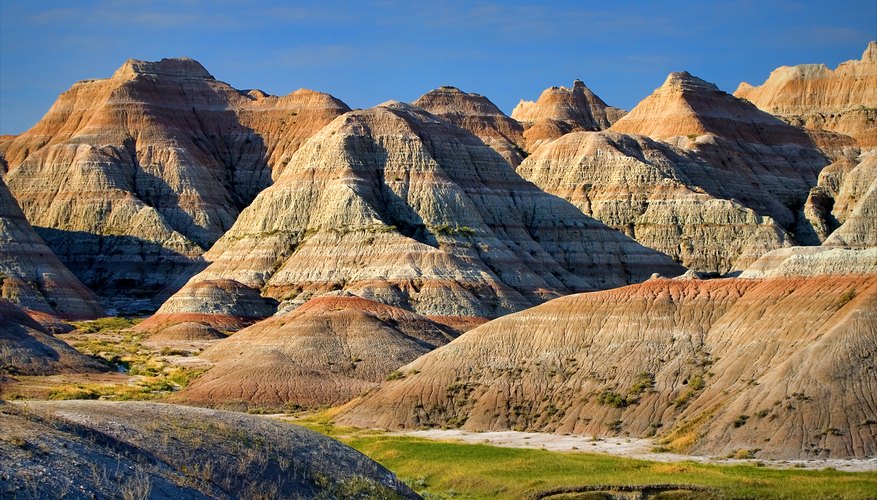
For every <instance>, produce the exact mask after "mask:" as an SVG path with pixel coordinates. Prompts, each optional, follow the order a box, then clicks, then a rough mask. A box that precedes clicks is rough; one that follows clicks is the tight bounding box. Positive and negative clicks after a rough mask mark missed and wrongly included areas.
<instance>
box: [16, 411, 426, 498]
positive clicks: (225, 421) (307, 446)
mask: <svg viewBox="0 0 877 500" xmlns="http://www.w3.org/2000/svg"><path fill="white" fill-rule="evenodd" d="M0 496H3V497H4V498H60V497H64V498H74V499H86V498H180V499H202V498H204V499H206V498H220V499H226V498H227V499H231V498H418V496H417V495H416V494H414V493H413V492H412V491H411V490H410V489H409V488H408V487H407V486H405V485H404V484H403V483H401V482H399V481H398V480H397V479H396V477H395V476H394V475H393V473H391V472H390V471H388V470H387V469H385V468H383V467H381V466H380V465H378V464H377V463H376V462H374V461H372V460H371V459H369V458H367V457H365V456H364V455H362V454H360V453H359V452H357V451H355V450H353V449H352V448H349V447H347V446H345V445H343V444H341V443H339V442H337V441H334V440H332V439H330V438H327V437H326V436H323V435H321V434H317V433H315V432H312V431H309V430H307V429H303V428H301V427H297V426H294V425H291V424H286V423H282V422H275V421H271V420H268V419H265V418H261V417H254V416H248V415H242V414H237V413H228V412H221V411H215V410H205V409H198V408H187V407H179V406H172V405H163V404H156V403H109V402H97V401H55V402H30V403H27V404H15V405H13V404H9V403H2V402H0Z"/></svg>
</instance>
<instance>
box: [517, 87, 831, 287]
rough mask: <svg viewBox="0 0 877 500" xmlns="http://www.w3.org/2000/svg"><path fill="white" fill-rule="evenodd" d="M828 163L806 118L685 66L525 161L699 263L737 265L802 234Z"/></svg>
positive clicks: (533, 177) (588, 207)
mask: <svg viewBox="0 0 877 500" xmlns="http://www.w3.org/2000/svg"><path fill="white" fill-rule="evenodd" d="M646 136H647V137H646ZM827 163H828V162H827V160H826V158H825V157H824V155H823V154H822V153H821V152H820V151H819V150H818V149H817V148H816V147H815V146H814V144H813V143H812V140H811V139H810V138H809V136H808V135H807V134H806V133H805V132H804V131H802V130H801V129H798V128H795V127H792V126H789V125H787V124H785V123H783V122H782V121H780V120H778V119H777V118H775V117H773V116H771V115H769V114H767V113H764V112H762V111H759V110H758V109H757V108H755V107H754V106H752V105H751V104H748V103H746V102H745V101H742V100H740V99H736V98H734V97H733V96H730V95H728V94H726V93H724V92H722V91H720V90H719V89H718V88H716V87H715V86H714V85H712V84H709V83H707V82H704V81H703V80H700V79H699V78H696V77H693V76H691V75H689V74H688V73H673V74H671V75H670V76H669V77H668V78H667V80H666V81H665V83H664V85H662V86H661V87H660V88H658V89H657V90H656V91H655V92H654V93H653V94H652V95H651V96H649V97H647V98H646V99H645V100H643V101H642V102H641V103H640V104H639V105H637V106H636V108H634V109H633V110H632V111H631V112H630V113H628V114H627V115H626V116H624V117H623V118H621V119H620V120H619V121H617V122H616V123H615V124H614V125H613V126H612V127H611V129H609V130H608V131H604V132H590V133H589V132H580V133H572V134H568V135H565V136H563V137H561V138H560V139H558V140H556V141H554V142H553V143H551V144H547V145H545V146H544V147H541V148H539V150H538V151H536V152H535V153H534V154H533V155H531V156H530V157H529V158H527V159H526V160H525V161H524V162H523V163H522V164H521V165H520V166H519V167H518V172H519V173H520V174H521V175H522V176H523V177H524V178H526V179H528V180H530V181H532V182H534V183H535V184H536V185H538V186H540V187H541V188H543V189H545V190H546V191H548V192H550V193H553V194H556V195H558V196H561V197H563V198H565V199H567V200H569V201H570V202H572V203H573V204H575V205H576V206H577V207H578V208H580V209H581V210H582V211H583V212H584V213H585V214H587V215H591V216H594V217H596V218H599V219H600V220H602V221H603V222H605V223H607V224H609V225H610V226H612V227H614V228H616V229H619V230H621V231H624V232H625V233H626V234H628V235H629V236H631V237H633V238H636V239H637V241H639V242H640V243H643V244H644V245H646V246H649V247H651V248H655V249H657V250H660V251H662V252H664V253H666V254H668V255H670V256H672V257H673V258H674V259H676V260H677V261H679V262H681V263H682V264H683V265H685V266H687V267H690V268H692V269H695V270H698V271H704V272H714V273H727V272H730V271H735V270H741V269H744V268H745V267H746V266H748V265H749V264H751V263H752V262H754V261H755V260H756V259H757V258H758V257H759V256H760V255H761V254H763V253H764V252H766V251H769V250H772V249H774V248H778V247H782V246H787V245H789V244H790V240H791V238H790V236H789V235H788V234H787V231H788V230H791V229H793V228H794V227H795V224H796V223H797V212H798V210H799V209H800V207H801V206H802V205H803V204H804V201H805V199H806V196H807V193H808V191H809V190H810V188H811V187H813V186H814V185H815V184H816V179H817V175H818V173H819V171H820V169H821V168H822V167H824V166H825V165H826V164H827Z"/></svg>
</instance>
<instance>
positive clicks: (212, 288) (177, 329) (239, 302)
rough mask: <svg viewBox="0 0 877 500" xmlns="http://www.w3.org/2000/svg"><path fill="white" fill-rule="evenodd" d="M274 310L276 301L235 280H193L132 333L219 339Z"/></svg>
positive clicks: (173, 337)
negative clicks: (225, 333)
mask: <svg viewBox="0 0 877 500" xmlns="http://www.w3.org/2000/svg"><path fill="white" fill-rule="evenodd" d="M276 310H277V301H275V300H272V299H270V298H264V297H262V296H261V295H259V293H258V292H257V291H255V290H253V289H252V288H250V287H247V286H245V285H243V284H241V283H239V282H237V281H234V280H228V279H218V280H206V281H196V282H194V283H192V284H191V286H187V287H185V288H183V289H182V290H181V291H180V292H179V293H177V294H176V295H174V296H172V297H171V298H170V299H168V300H167V301H166V302H165V303H164V304H163V305H162V306H161V308H160V309H159V310H158V311H157V312H156V313H155V314H154V315H152V316H151V317H150V318H149V319H147V320H146V321H144V322H142V323H140V324H139V325H137V326H136V327H135V330H138V331H142V332H149V333H150V334H151V335H150V338H151V339H155V340H157V339H162V340H191V339H194V338H197V337H202V338H205V339H206V338H222V337H224V335H223V334H221V333H220V331H235V330H240V329H241V328H243V327H245V326H247V325H250V324H253V323H255V322H256V321H258V320H261V319H263V318H266V317H268V316H270V315H272V314H274V312H275V311H276ZM217 335H219V336H218V337H217Z"/></svg>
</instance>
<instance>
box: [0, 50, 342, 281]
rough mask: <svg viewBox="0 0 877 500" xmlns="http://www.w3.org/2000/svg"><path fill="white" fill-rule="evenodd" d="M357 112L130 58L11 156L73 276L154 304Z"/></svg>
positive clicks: (88, 86) (178, 63) (9, 149)
mask: <svg viewBox="0 0 877 500" xmlns="http://www.w3.org/2000/svg"><path fill="white" fill-rule="evenodd" d="M347 110H348V108H347V107H346V106H345V105H344V104H343V103H341V102H340V101H338V100H336V99H334V98H332V97H331V96H328V95H326V94H319V93H316V92H310V91H298V92H295V93H293V94H290V95H288V96H285V97H270V96H266V95H264V94H262V93H259V92H257V91H251V92H250V93H248V94H244V93H242V92H239V91H237V90H235V89H234V88H232V87H231V86H229V85H228V84H225V83H223V82H220V81H217V80H215V79H214V78H213V77H212V76H211V75H210V74H209V73H208V72H207V71H206V70H205V69H204V68H203V67H202V66H201V65H200V64H198V63H197V62H196V61H193V60H191V59H163V60H161V61H159V62H145V61H136V60H130V61H128V62H126V63H125V65H123V66H122V67H121V68H119V70H118V71H116V73H115V74H114V75H113V77H112V78H109V79H103V80H86V81H82V82H79V83H77V84H75V85H74V86H73V87H72V88H71V89H70V90H68V91H67V92H65V93H63V94H62V95H61V96H60V97H59V98H58V100H57V101H56V102H55V104H54V105H53V106H52V108H51V109H50V110H49V112H48V113H47V114H46V116H44V117H43V119H42V120H40V122H39V123H37V124H36V125H35V126H34V127H33V128H31V129H30V130H28V131H27V132H25V133H23V134H21V135H19V136H17V137H15V138H14V139H12V140H7V141H4V142H2V143H0V156H2V157H3V158H4V162H5V164H6V167H7V168H8V173H6V174H5V176H4V177H5V180H6V182H7V184H8V186H9V189H10V190H11V191H12V193H13V194H14V195H15V197H16V199H17V200H18V201H19V204H20V205H21V207H22V210H23V211H24V213H25V214H26V216H27V217H28V219H29V220H30V221H31V223H32V224H33V225H34V226H35V227H36V228H37V231H38V233H39V234H40V235H41V236H42V237H43V238H44V239H45V240H46V242H47V244H48V245H49V247H50V248H52V249H53V250H54V251H55V253H56V254H57V255H58V256H59V258H60V259H61V260H62V261H63V262H64V263H65V264H67V265H68V267H70V269H71V270H72V271H73V272H74V274H76V275H77V276H78V277H80V279H81V280H83V281H84V282H85V283H86V284H88V285H90V286H92V287H94V288H96V289H100V290H101V292H102V293H103V292H107V293H112V292H114V291H115V292H121V293H132V294H140V295H147V296H148V295H150V294H152V293H155V292H156V291H157V290H159V289H161V288H162V287H164V286H166V285H168V284H169V283H170V282H172V281H173V279H174V277H175V276H177V275H179V274H186V273H188V274H189V275H191V274H192V273H193V272H194V271H197V268H194V269H193V263H194V262H197V261H198V260H199V257H200V255H201V254H202V253H203V252H204V250H205V249H207V248H209V247H210V246H211V245H212V244H213V243H214V242H215V241H216V239H217V238H219V237H220V236H221V235H222V234H223V233H224V232H225V230H227V229H228V228H229V227H231V225H232V224H233V223H234V220H235V218H236V217H237V215H238V213H239V211H240V210H241V209H242V208H243V207H245V206H246V205H247V204H249V202H250V201H252V199H253V198H254V197H255V195H256V194H257V193H258V192H260V191H261V190H262V189H264V188H265V187H267V186H268V185H270V184H271V179H272V175H273V174H275V173H277V172H279V171H280V170H281V169H282V167H283V165H282V163H281V162H285V161H287V160H288V158H289V157H290V156H291V154H292V153H293V152H294V150H295V149H296V148H297V147H298V146H299V145H300V144H301V142H303V141H304V140H306V139H307V137H309V136H310V135H312V134H313V133H314V132H316V131H317V130H319V129H320V128H321V127H322V126H323V125H325V124H326V123H328V122H329V121H331V120H332V119H333V118H334V117H336V116H338V115H339V114H341V113H343V112H345V111H347Z"/></svg>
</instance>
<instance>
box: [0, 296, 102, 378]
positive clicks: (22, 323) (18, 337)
mask: <svg viewBox="0 0 877 500" xmlns="http://www.w3.org/2000/svg"><path fill="white" fill-rule="evenodd" d="M95 371H106V367H105V366H104V365H102V364H100V363H98V362H97V361H96V360H94V359H93V358H90V357H88V356H85V355H83V354H81V353H80V352H79V351H77V350H76V349H73V348H72V347H70V346H69V345H67V343H66V342H63V341H61V340H58V339H56V338H55V337H53V336H52V335H51V333H50V332H49V330H48V329H47V328H46V327H45V326H43V325H42V324H40V323H38V322H37V321H35V320H34V319H33V318H31V317H30V316H29V315H28V314H27V313H26V312H25V311H23V310H22V309H21V308H19V307H18V306H16V305H15V304H13V303H12V302H10V301H8V300H6V299H0V379H2V376H3V375H54V374H57V373H86V372H95Z"/></svg>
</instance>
